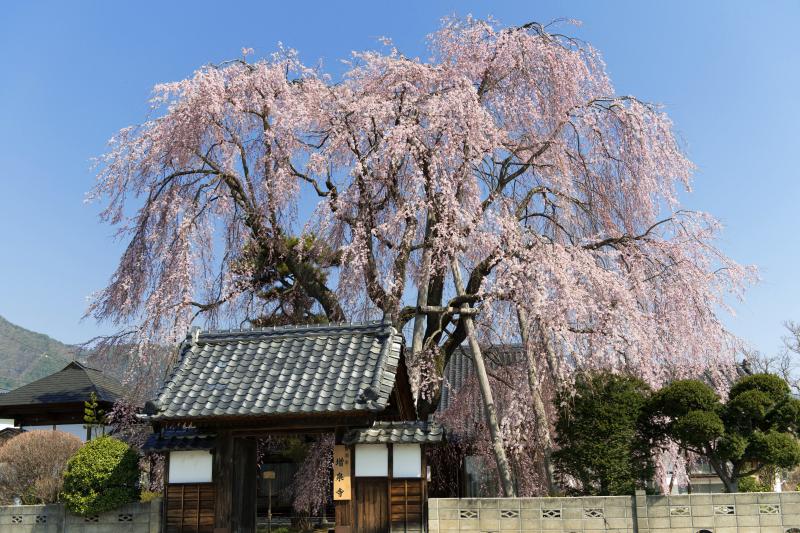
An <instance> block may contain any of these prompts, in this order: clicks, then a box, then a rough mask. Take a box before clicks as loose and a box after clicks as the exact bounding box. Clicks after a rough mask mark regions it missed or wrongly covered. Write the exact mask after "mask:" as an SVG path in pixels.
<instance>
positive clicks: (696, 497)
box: [635, 492, 800, 533]
mask: <svg viewBox="0 0 800 533" xmlns="http://www.w3.org/2000/svg"><path fill="white" fill-rule="evenodd" d="M635 499H636V511H637V518H638V524H637V526H638V532H639V533H667V532H670V533H697V532H699V531H703V530H706V531H709V532H712V533H745V532H747V533H751V532H752V533H787V532H788V533H800V492H780V493H778V492H764V493H736V494H692V495H679V496H644V495H643V494H637V495H636V498H635ZM642 502H645V505H644V506H642V505H641V503H642ZM794 528H797V531H792V530H793V529H794Z"/></svg>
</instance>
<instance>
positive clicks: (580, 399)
mask: <svg viewBox="0 0 800 533" xmlns="http://www.w3.org/2000/svg"><path fill="white" fill-rule="evenodd" d="M649 395H650V388H649V387H648V385H647V384H646V383H644V382H643V381H641V380H639V379H637V378H634V377H630V376H621V375H615V374H611V373H608V372H599V373H583V374H579V375H578V377H577V379H576V381H575V388H574V392H573V391H570V390H567V389H564V390H562V391H561V392H560V393H559V394H558V395H557V397H556V409H557V416H558V418H557V421H556V439H555V441H556V444H557V445H558V447H559V449H558V450H557V451H556V452H554V454H553V460H554V466H555V471H556V475H557V477H558V478H559V480H560V481H561V482H562V484H564V485H565V487H567V491H568V492H572V493H576V494H583V495H595V496H610V495H622V494H631V493H633V491H634V489H636V488H640V487H644V485H645V483H646V482H647V481H648V480H649V479H651V477H652V475H653V463H652V460H651V459H650V446H649V444H648V442H647V441H646V440H645V439H643V438H642V437H641V436H640V434H639V432H638V429H637V428H638V425H637V423H638V419H639V417H640V416H641V414H642V410H643V408H644V406H645V404H646V402H647V399H648V397H649Z"/></svg>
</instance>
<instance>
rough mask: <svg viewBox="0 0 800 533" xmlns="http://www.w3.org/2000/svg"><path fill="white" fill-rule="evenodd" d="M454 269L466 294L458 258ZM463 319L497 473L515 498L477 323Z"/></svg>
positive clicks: (505, 490) (460, 290) (459, 289)
mask: <svg viewBox="0 0 800 533" xmlns="http://www.w3.org/2000/svg"><path fill="white" fill-rule="evenodd" d="M452 269H453V281H454V282H455V288H456V293H457V294H458V296H464V294H466V293H465V291H464V282H463V281H462V279H461V270H459V266H458V261H457V260H456V259H453V263H452ZM461 309H462V310H463V311H466V310H468V309H470V307H469V304H464V305H462V306H461ZM461 319H462V320H463V321H464V329H466V332H467V339H468V340H469V347H470V350H471V351H472V362H473V364H474V365H475V374H477V376H478V384H479V386H480V390H481V398H482V399H483V410H484V414H485V416H486V425H487V426H489V434H490V436H491V440H492V450H493V451H494V457H495V460H496V461H497V473H498V474H499V476H500V483H501V485H502V486H503V493H504V494H505V496H506V497H507V498H513V497H515V495H516V493H515V490H514V480H513V479H512V477H511V468H510V466H509V464H508V458H507V457H506V450H505V448H504V447H503V440H502V438H501V437H500V424H499V423H498V422H497V409H496V408H495V405H494V399H493V397H492V388H491V385H490V384H489V375H488V373H487V372H486V364H485V363H484V361H483V354H482V352H481V347H480V345H479V344H478V338H477V336H476V334H475V324H473V322H472V316H471V315H469V314H463V315H461Z"/></svg>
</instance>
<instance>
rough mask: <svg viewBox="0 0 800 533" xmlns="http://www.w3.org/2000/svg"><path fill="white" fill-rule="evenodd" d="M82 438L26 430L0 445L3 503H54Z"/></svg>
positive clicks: (52, 432)
mask: <svg viewBox="0 0 800 533" xmlns="http://www.w3.org/2000/svg"><path fill="white" fill-rule="evenodd" d="M80 447H81V439H79V438H78V437H76V436H75V435H71V434H69V433H65V432H64V431H44V430H37V431H27V432H25V433H22V434H20V435H17V436H16V437H14V438H12V439H10V440H9V441H8V442H6V443H5V444H4V445H3V446H2V447H0V503H5V504H10V503H14V498H15V497H18V498H20V500H22V503H23V504H25V505H33V504H40V503H54V502H56V501H58V493H59V492H60V491H61V485H62V479H61V475H62V473H63V472H64V468H65V467H66V465H67V461H69V458H70V457H72V455H73V454H74V453H75V452H76V451H78V449H80Z"/></svg>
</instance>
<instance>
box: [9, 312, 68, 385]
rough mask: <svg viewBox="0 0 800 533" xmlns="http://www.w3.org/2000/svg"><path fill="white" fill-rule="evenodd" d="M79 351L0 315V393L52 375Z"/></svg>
mask: <svg viewBox="0 0 800 533" xmlns="http://www.w3.org/2000/svg"><path fill="white" fill-rule="evenodd" d="M80 352H81V350H80V349H79V348H77V347H75V346H69V345H67V344H64V343H62V342H59V341H57V340H55V339H52V338H50V337H48V336H47V335H43V334H42V333H36V332H33V331H30V330H27V329H25V328H23V327H20V326H17V325H16V324H12V323H11V322H9V321H8V320H6V319H5V318H3V317H2V316H0V392H2V391H7V390H9V389H13V388H16V387H19V386H20V385H24V384H25V383H29V382H31V381H34V380H37V379H39V378H42V377H44V376H46V375H48V374H52V373H53V372H55V371H57V370H60V369H61V368H63V367H64V366H65V365H66V364H67V363H68V362H69V361H71V360H72V359H73V357H74V356H75V355H77V354H80Z"/></svg>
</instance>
